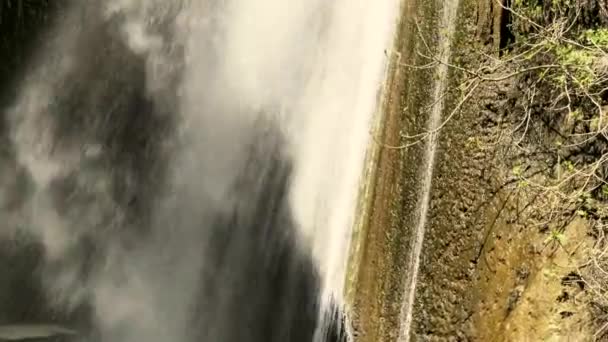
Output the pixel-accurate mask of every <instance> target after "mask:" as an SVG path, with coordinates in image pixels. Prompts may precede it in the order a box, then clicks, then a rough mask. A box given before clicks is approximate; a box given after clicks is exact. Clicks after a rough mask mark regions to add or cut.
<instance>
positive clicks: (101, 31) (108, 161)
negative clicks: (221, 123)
mask: <svg viewBox="0 0 608 342" xmlns="http://www.w3.org/2000/svg"><path fill="white" fill-rule="evenodd" d="M93 7H95V6H94V5H93ZM89 14H90V13H89ZM87 19H88V20H89V22H88V24H87V26H86V27H87V29H86V30H85V32H84V33H82V34H81V35H80V38H79V40H78V42H77V43H76V44H77V46H78V48H77V49H76V51H77V53H76V54H74V56H73V60H72V63H73V65H74V67H73V68H72V69H71V71H70V72H69V73H68V74H67V76H65V78H66V80H67V82H65V87H62V88H61V89H58V90H56V91H55V95H54V97H53V101H52V102H51V105H49V106H48V107H46V110H47V112H46V114H45V115H46V116H45V119H47V120H49V122H51V123H52V139H51V140H52V143H53V148H52V149H51V150H52V151H53V153H57V154H58V155H73V154H74V153H75V154H76V155H78V158H77V159H78V160H77V162H75V163H76V164H75V165H77V166H76V167H73V168H72V169H71V170H69V172H65V173H62V174H60V175H59V176H57V177H55V178H54V179H53V180H52V181H51V182H50V183H49V184H48V186H47V187H46V188H44V189H43V190H40V189H38V188H37V186H38V185H37V184H35V183H36V181H35V179H34V177H33V175H32V174H31V172H30V171H31V170H28V169H27V167H23V166H22V165H19V164H20V163H19V162H18V161H17V160H19V158H18V157H17V154H18V153H20V152H19V151H18V149H17V148H16V146H12V147H11V148H9V149H8V150H7V152H6V153H4V154H2V153H0V162H1V163H0V172H2V173H0V215H1V217H4V218H8V217H13V216H17V218H15V219H14V220H1V221H3V222H0V228H3V229H4V228H6V229H9V230H10V231H11V234H7V235H8V236H3V235H0V246H2V248H0V265H5V267H3V268H2V269H4V270H9V271H7V272H5V273H3V276H2V279H1V280H0V307H3V308H4V309H3V310H2V312H0V324H15V323H32V322H34V323H35V322H49V323H51V322H53V323H58V324H61V325H66V326H70V327H73V328H75V329H76V330H78V331H79V332H80V333H81V334H83V335H85V336H87V340H88V341H102V340H112V341H121V340H122V341H132V340H133V336H136V335H134V334H132V333H131V332H130V331H129V330H130V329H131V328H133V327H134V326H137V325H138V324H143V323H140V322H136V321H135V320H134V321H129V320H126V321H125V322H124V324H119V325H116V324H114V325H110V326H108V324H107V319H106V318H107V317H99V315H100V312H103V311H100V309H99V306H100V305H102V304H103V303H100V301H99V299H98V298H97V297H98V293H97V292H99V291H100V290H99V285H98V283H99V282H104V281H105V280H104V279H105V278H104V276H106V275H105V273H104V272H106V271H102V270H104V269H105V268H107V267H108V265H109V264H110V265H111V262H112V260H114V258H117V257H116V256H115V255H114V254H113V253H115V251H116V250H120V252H121V254H120V257H118V259H119V260H121V261H122V262H130V261H131V260H132V259H133V258H138V257H140V256H141V255H142V253H143V254H144V255H145V253H144V252H141V251H140V250H143V251H146V252H149V251H152V252H154V249H155V248H158V250H157V252H158V254H168V255H169V257H170V258H173V257H175V258H176V260H182V258H183V257H182V256H180V255H181V253H183V254H187V255H189V256H191V257H192V258H194V259H192V262H191V263H188V262H185V263H183V262H180V263H179V264H177V263H176V265H175V268H176V269H180V271H179V272H178V271H175V272H176V274H178V273H179V275H180V276H182V275H183V274H190V275H193V276H191V277H187V278H186V279H190V280H191V281H192V282H193V283H194V284H193V286H192V287H193V288H194V290H191V291H190V292H191V293H190V294H191V296H190V297H189V298H188V299H189V300H188V305H187V306H186V307H179V308H178V309H176V308H174V307H173V306H179V305H181V304H175V303H173V301H172V300H171V298H172V297H171V295H167V296H166V297H167V298H164V297H163V299H162V302H163V303H166V304H167V307H170V308H169V309H167V310H168V312H172V311H170V310H175V311H176V312H180V314H182V315H183V317H186V318H185V319H186V320H187V322H186V323H185V324H184V328H185V329H186V330H187V332H186V333H184V334H183V335H182V337H183V338H184V340H185V341H197V340H209V341H218V342H237V341H239V342H241V341H251V342H258V341H259V342H274V341H276V342H279V341H281V342H283V341H294V342H300V341H301V342H308V341H312V340H313V337H314V334H315V331H316V328H317V325H318V323H319V322H318V316H319V310H320V308H319V298H318V296H319V286H320V285H319V284H320V279H319V275H318V274H317V270H316V266H315V265H314V263H313V260H312V258H311V256H310V254H309V252H308V251H307V250H306V249H305V248H303V246H301V245H300V244H298V241H297V239H296V232H295V229H296V227H295V223H294V222H293V218H292V215H291V212H290V208H289V205H288V201H287V193H288V190H289V179H290V173H291V167H290V161H289V160H288V158H286V157H285V156H284V154H283V153H282V151H281V148H282V145H283V144H282V142H281V138H280V134H279V132H278V129H275V128H274V127H273V126H272V125H271V124H269V123H264V124H262V125H260V126H259V127H258V126H256V127H254V128H253V129H254V132H253V133H251V139H250V141H248V142H247V144H249V145H250V146H251V152H250V153H248V154H247V156H248V158H249V159H248V160H247V161H246V162H244V163H243V165H245V166H244V167H243V169H242V170H241V171H240V172H239V173H238V177H237V178H236V180H235V181H234V184H233V186H232V187H231V190H230V196H231V198H234V199H235V200H233V201H229V202H227V203H228V204H227V205H226V206H224V207H222V208H215V207H214V206H209V205H207V203H205V201H204V200H201V201H200V202H196V203H192V202H189V203H188V206H187V207H186V208H177V209H175V210H173V211H168V212H167V213H169V214H171V215H174V216H173V217H164V218H163V222H168V223H169V224H168V225H166V226H163V227H162V228H163V229H165V231H164V232H159V229H161V228H159V225H160V224H156V223H155V222H153V221H154V219H155V216H156V214H157V213H156V212H155V211H156V210H157V207H158V203H159V202H162V201H163V200H164V199H165V196H168V195H167V194H168V193H172V191H174V190H175V189H172V188H171V185H170V184H169V183H170V181H169V177H170V176H169V174H170V172H169V168H170V166H171V163H172V162H173V155H174V154H176V153H178V152H179V150H178V149H177V147H176V145H174V144H172V141H173V139H174V138H175V136H176V125H177V123H178V122H177V119H176V117H177V116H176V115H174V113H172V112H171V110H172V108H175V104H176V102H177V93H176V90H175V89H176V87H165V88H163V89H162V94H161V93H159V94H155V96H151V95H150V93H149V89H147V88H146V68H145V65H144V64H145V61H144V60H143V59H142V58H141V56H139V55H137V54H135V53H133V52H132V51H131V50H130V49H129V48H128V47H127V46H125V44H124V42H123V40H122V39H121V38H120V37H119V36H120V33H119V32H117V30H116V26H115V25H114V24H115V23H113V22H112V21H103V20H101V19H100V18H97V17H95V16H89V17H87ZM161 24H162V23H161ZM160 30H161V31H162V27H160ZM173 57H175V58H176V60H175V63H176V65H177V66H178V67H176V68H175V70H174V73H175V74H174V77H173V78H171V80H172V82H175V83H176V84H177V83H178V82H179V79H180V68H179V63H180V59H179V54H177V55H176V56H173ZM171 89H172V90H173V91H170V90H171ZM3 111H4V108H3ZM223 114H226V113H218V115H223ZM11 129H12V128H11V126H10V125H8V129H7V131H6V132H5V134H6V135H10V133H11V131H10V130H11ZM0 140H2V141H4V139H0ZM6 140H7V141H11V139H6ZM14 143H15V142H14V141H13V144H14ZM167 146H169V147H167ZM74 151H78V152H74ZM206 151H208V153H214V151H213V149H212V148H211V149H206ZM0 152H2V151H0ZM215 153H218V152H217V151H216V152H215ZM69 162H70V163H72V162H74V161H73V160H71V159H70V160H69ZM9 174H10V175H11V176H10V177H9V176H8V175H9ZM13 175H14V177H13ZM200 177H202V178H204V177H206V175H205V174H200ZM178 195H179V194H178ZM40 196H42V197H40ZM39 201H43V202H44V203H47V204H48V203H50V204H48V208H47V207H45V208H46V209H45V210H48V211H49V212H52V213H53V215H56V216H57V217H59V218H61V222H62V223H63V226H62V227H61V229H62V231H63V232H68V235H69V236H73V237H74V239H73V240H70V241H71V242H70V244H69V247H68V248H65V249H64V250H62V251H61V253H60V254H59V256H58V257H57V256H55V257H53V258H50V257H49V251H48V246H46V245H45V242H44V241H42V242H41V240H43V239H42V238H40V236H39V235H37V234H39V232H40V230H44V229H46V227H45V225H44V224H42V225H41V226H40V227H36V228H35V229H34V228H27V229H22V227H21V226H22V225H28V224H30V223H32V222H35V223H39V222H38V221H37V220H30V219H26V220H22V216H25V217H27V216H28V215H36V212H35V211H32V208H34V204H33V203H38V202H39ZM37 205H39V204H37ZM45 205H46V204H45ZM184 217H186V218H184ZM36 229H38V230H36ZM173 231H175V233H174V234H175V236H178V237H179V238H180V239H181V238H184V237H187V238H189V239H190V241H184V242H187V243H186V244H184V246H183V247H182V248H183V250H180V249H179V247H175V246H178V245H172V244H174V243H175V241H167V245H168V246H170V247H167V248H168V250H167V251H165V250H164V245H163V244H162V241H161V243H159V244H158V245H156V244H154V245H152V246H150V245H147V244H149V243H157V242H154V241H156V240H154V239H156V238H158V236H167V237H168V238H171V236H172V234H173ZM184 232H187V235H183V236H182V235H180V234H186V233H184ZM192 246H194V247H195V250H194V251H193V250H192ZM196 248H199V250H196ZM120 258H122V259H120ZM196 258H198V259H199V260H195V259H196ZM141 264H142V263H137V262H135V263H134V265H136V266H137V265H141ZM145 265H146V266H147V264H145ZM163 266H166V265H163ZM112 267H118V266H116V265H114V266H112ZM121 270H122V269H121ZM167 270H168V273H172V272H173V271H174V270H173V269H172V267H171V266H169V268H168V269H167ZM167 270H165V269H163V268H160V269H156V268H154V267H151V268H150V269H146V271H142V270H141V268H139V269H136V270H135V271H136V272H138V273H145V272H151V273H163V272H164V271H167ZM123 271H124V270H123ZM58 274H59V275H62V276H63V275H66V274H67V275H70V278H69V281H67V283H66V285H67V286H68V287H69V291H67V292H69V293H68V294H66V293H65V292H66V291H62V290H61V289H53V290H49V287H48V286H49V282H52V284H53V287H57V286H58V285H57V284H59V283H58V282H57V281H56V280H57V279H61V280H62V281H64V280H65V279H64V277H62V278H58V277H57V275H58ZM120 276H121V277H123V278H125V279H127V280H126V281H125V280H120V279H122V278H121V277H117V278H118V280H117V279H114V278H111V280H112V281H116V282H117V284H118V285H117V287H116V288H115V289H113V291H115V292H116V294H118V293H120V292H121V286H125V287H126V288H129V287H130V286H131V284H130V283H129V281H128V279H130V278H129V277H128V274H127V275H125V274H122V273H120ZM159 277H160V276H159ZM167 277H168V276H167ZM165 278H166V277H164V278H163V277H160V278H159V279H163V280H166V279H165ZM49 279H51V280H49ZM144 279H156V278H155V277H152V276H150V277H144ZM180 279H181V278H178V279H176V280H175V285H169V286H165V287H164V288H162V292H161V293H163V294H172V293H179V292H180V291H182V287H181V286H180V284H179V281H180ZM192 279H194V280H192ZM121 282H122V283H121ZM61 284H63V283H61ZM121 284H122V285H121ZM159 286H160V285H159ZM58 293H60V294H61V295H58ZM74 293H78V295H76V294H74ZM135 295H136V296H137V293H136V294H135ZM176 297H178V296H177V295H176ZM119 309H120V308H118V307H117V308H116V311H117V312H118V311H119ZM117 315H118V313H117ZM338 316H339V317H338V318H337V319H336V320H335V322H334V323H333V324H332V325H331V326H330V327H329V328H328V330H329V331H328V336H327V338H326V341H331V342H334V341H345V336H344V333H343V331H342V328H341V326H342V325H341V323H342V314H341V313H340V314H339V315H338ZM169 318H171V317H169ZM142 320H144V317H142ZM100 322H102V323H103V324H102V323H100ZM171 323H172V322H169V321H167V324H171ZM150 329H151V330H150V331H155V330H154V329H156V327H153V328H150ZM80 337H81V336H80ZM80 337H79V338H80ZM176 342H179V341H176Z"/></svg>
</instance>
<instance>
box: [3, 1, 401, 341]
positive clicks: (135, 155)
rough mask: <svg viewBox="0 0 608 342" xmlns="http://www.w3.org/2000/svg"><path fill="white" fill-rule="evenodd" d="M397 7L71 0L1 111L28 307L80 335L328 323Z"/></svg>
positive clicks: (302, 335) (204, 332) (277, 334)
mask: <svg viewBox="0 0 608 342" xmlns="http://www.w3.org/2000/svg"><path fill="white" fill-rule="evenodd" d="M398 7H399V2H398V0H382V1H370V0H335V1H331V2H328V1H325V0H296V1H282V0H266V1H245V0H229V1H217V0H209V1H187V0H171V1H168V0H147V1H146V0H104V1H96V2H74V3H72V4H71V5H70V6H69V8H68V9H66V10H65V13H66V15H65V18H63V19H62V20H61V21H60V22H59V23H58V25H57V27H55V28H54V30H53V31H52V32H51V33H50V34H49V35H48V38H47V39H46V41H47V44H46V45H45V46H43V47H41V48H40V49H39V51H38V52H37V56H35V57H34V58H32V61H31V63H30V68H29V69H28V72H27V75H26V77H25V78H24V79H23V81H22V82H21V83H20V85H19V86H20V90H19V96H18V98H17V99H15V101H14V103H13V105H12V106H11V107H10V108H8V109H7V110H6V114H5V119H6V121H7V123H8V132H9V134H10V138H11V139H10V141H11V143H12V154H11V156H12V157H11V158H12V161H11V162H12V164H11V165H12V166H11V167H10V168H6V169H7V170H9V169H10V172H11V176H14V178H19V179H24V181H23V182H21V183H19V184H17V183H15V184H13V183H10V184H9V183H6V182H0V187H2V188H0V190H2V194H3V196H2V197H1V198H0V200H2V201H0V204H2V206H1V207H0V215H2V216H4V217H6V218H7V220H4V222H3V223H0V228H2V230H3V232H6V234H3V235H2V239H3V243H10V244H11V245H13V246H14V245H28V244H30V245H35V246H38V247H39V248H40V250H41V254H40V255H41V256H40V258H39V260H38V262H37V266H36V270H37V271H36V273H35V279H34V280H32V281H33V282H38V281H39V282H40V284H41V287H42V288H43V292H44V295H43V298H44V300H43V301H41V302H39V303H35V304H32V305H37V306H40V309H39V310H38V311H39V313H37V314H36V315H32V319H37V320H40V319H41V317H42V318H44V317H55V318H56V320H57V321H58V322H56V323H60V324H68V325H70V326H72V327H73V328H74V330H76V331H78V333H79V338H80V340H85V341H112V342H141V341H150V342H154V341H159V342H161V341H163V342H166V341H176V342H177V341H218V342H232V341H235V342H236V341H260V342H261V341H264V342H272V341H302V342H305V341H312V340H313V339H315V340H318V341H322V340H323V338H325V335H326V334H330V335H331V334H335V333H336V329H338V328H336V326H337V325H339V323H340V322H333V321H332V319H333V318H334V315H332V314H328V312H329V313H331V310H333V309H332V307H333V306H334V305H336V303H337V305H338V306H339V305H340V303H342V288H343V282H344V279H345V274H344V272H345V265H346V257H347V254H348V248H349V242H350V235H351V232H350V229H351V226H352V222H353V218H354V215H355V204H356V198H357V191H358V184H359V181H360V179H359V178H360V175H361V171H362V169H363V163H364V156H365V151H366V148H367V145H368V142H369V140H370V139H369V126H370V122H371V119H372V115H373V113H374V111H375V107H376V97H377V92H378V89H379V87H380V85H381V83H382V81H383V80H382V77H383V71H384V67H385V65H384V63H385V60H384V54H383V51H384V50H385V49H386V48H387V47H388V46H390V44H392V36H393V30H394V26H395V21H396V19H397V18H396V17H397V14H398V13H399V11H398ZM7 172H9V171H7ZM7 178H11V177H7ZM0 180H1V179H0ZM24 184H25V185H24ZM24 193H27V195H23V196H20V197H19V196H17V194H24ZM17 197H19V199H18V200H10V201H4V199H5V198H9V199H13V198H17ZM21 197H23V198H21ZM5 202H7V203H8V202H10V203H11V206H8V205H4V204H3V203H5ZM15 203H17V204H15ZM7 241H8V242H7ZM17 254H18V253H17ZM27 272H30V271H27ZM24 291H25V290H24ZM57 317H58V318H57ZM327 317H329V318H330V319H329V320H326V318H327ZM55 318H53V319H55ZM49 319H50V318H49ZM7 323H13V322H7ZM15 323H19V322H15ZM10 331H11V332H12V333H13V332H14V330H10ZM66 331H70V332H72V330H66ZM315 331H316V333H315ZM38 334H44V332H38ZM334 340H336V339H335V338H334V339H333V340H332V341H334Z"/></svg>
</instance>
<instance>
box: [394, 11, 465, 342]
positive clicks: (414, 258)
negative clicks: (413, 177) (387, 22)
mask: <svg viewBox="0 0 608 342" xmlns="http://www.w3.org/2000/svg"><path fill="white" fill-rule="evenodd" d="M459 4H460V1H458V0H454V1H448V2H445V3H444V5H443V8H442V12H441V15H440V19H439V30H440V31H439V32H442V33H441V35H440V37H439V38H438V46H437V55H436V58H437V60H439V61H443V63H439V64H438V66H437V67H436V70H435V75H436V77H434V78H433V80H434V81H433V90H432V98H431V100H432V103H433V105H432V107H431V110H430V113H429V117H428V121H427V128H426V132H427V133H428V137H427V138H426V139H425V141H424V143H425V149H424V159H423V160H424V167H423V168H422V171H421V177H420V184H421V186H420V193H419V194H418V202H417V204H416V206H417V210H416V219H417V223H416V227H415V228H414V230H413V234H412V241H411V244H410V246H411V248H410V250H411V254H410V257H409V258H408V260H409V263H408V265H407V266H408V267H407V273H406V274H405V277H406V281H405V289H404V290H405V291H404V294H405V295H404V300H403V303H402V304H401V325H400V329H399V330H400V331H399V338H398V341H399V342H408V341H409V340H410V331H411V326H412V319H413V311H414V297H415V295H416V285H417V282H418V271H419V268H420V256H421V254H422V244H423V242H424V234H425V231H426V221H427V216H428V211H429V201H430V197H431V186H432V179H433V171H434V167H435V156H436V154H437V137H438V134H439V130H440V129H441V126H442V115H443V111H444V101H445V98H444V95H443V94H444V93H445V92H446V87H447V84H448V71H449V70H448V64H447V63H445V61H449V60H450V57H451V55H452V38H453V36H454V33H455V30H456V19H457V14H458V6H459Z"/></svg>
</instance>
